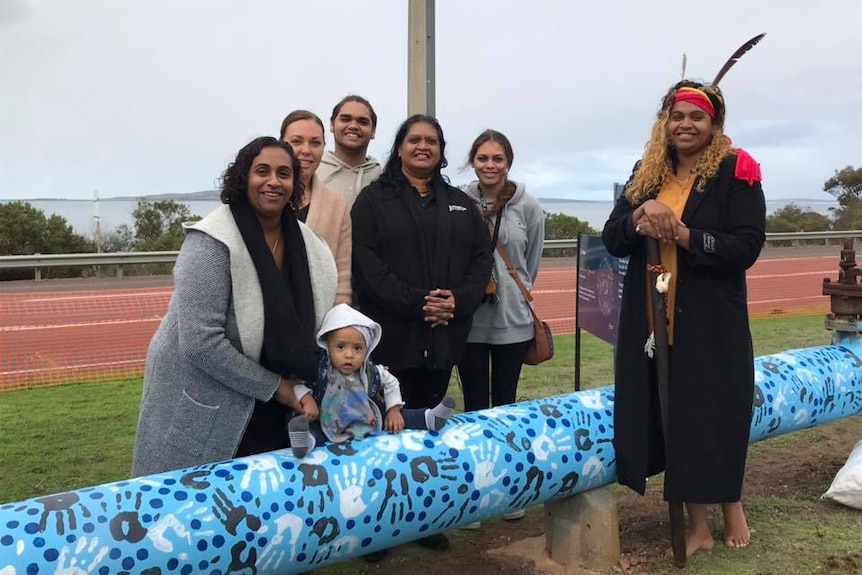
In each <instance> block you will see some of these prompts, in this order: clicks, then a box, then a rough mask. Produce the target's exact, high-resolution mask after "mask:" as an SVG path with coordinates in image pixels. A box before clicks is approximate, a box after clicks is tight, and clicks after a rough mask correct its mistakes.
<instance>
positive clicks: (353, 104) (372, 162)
mask: <svg viewBox="0 0 862 575" xmlns="http://www.w3.org/2000/svg"><path fill="white" fill-rule="evenodd" d="M329 130H330V131H331V132H332V135H333V137H334V139H335V151H333V152H330V151H329V150H327V151H326V152H325V153H324V154H323V159H322V160H321V162H320V166H319V167H318V168H317V177H318V178H320V180H321V181H322V182H323V185H324V186H326V187H328V188H330V189H331V190H334V191H336V192H338V193H339V194H341V195H342V196H343V197H344V199H345V201H346V202H347V207H348V208H350V207H351V206H352V205H353V200H355V199H356V196H357V195H359V192H361V191H362V188H364V187H365V186H367V185H368V184H370V183H371V182H373V181H374V180H376V179H377V176H379V175H380V172H381V169H382V168H381V166H380V162H378V161H377V160H376V159H374V158H372V157H371V156H369V155H368V144H369V143H370V142H371V140H373V139H374V133H375V131H376V130H377V114H376V113H375V112H374V108H372V107H371V103H370V102H369V101H368V100H366V99H365V98H363V97H362V96H357V95H355V94H351V95H349V96H345V97H344V98H342V99H341V101H339V102H338V103H337V104H336V105H335V107H334V108H333V109H332V116H331V117H330V118H329Z"/></svg>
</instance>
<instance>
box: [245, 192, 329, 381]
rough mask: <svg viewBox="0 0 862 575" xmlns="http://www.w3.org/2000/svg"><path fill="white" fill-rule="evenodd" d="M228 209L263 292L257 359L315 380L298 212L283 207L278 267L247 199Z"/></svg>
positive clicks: (308, 279)
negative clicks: (260, 337)
mask: <svg viewBox="0 0 862 575" xmlns="http://www.w3.org/2000/svg"><path fill="white" fill-rule="evenodd" d="M230 211H231V213H232V214H233V218H234V220H235V221H236V225H237V227H238V228H239V231H240V233H241V234H242V239H243V241H244V242H245V246H246V248H247V249H248V253H249V254H250V255H251V259H252V261H253V262H254V267H255V269H256V270H257V277H258V280H259V281H260V290H261V292H262V294H263V353H261V361H260V363H261V365H263V366H264V367H266V368H267V369H269V370H272V371H274V372H276V373H278V374H279V375H281V376H282V377H298V378H299V379H303V380H308V381H313V380H314V379H315V378H316V377H317V345H316V343H315V341H314V297H313V295H312V291H311V274H310V272H309V270H308V254H307V253H306V251H305V241H304V240H303V238H302V231H301V230H300V229H299V223H298V222H297V221H296V216H295V215H294V213H293V210H291V209H285V210H283V211H282V213H281V232H282V234H283V235H284V258H283V260H282V269H281V271H279V269H278V266H277V265H276V263H275V259H274V258H273V257H272V252H271V251H270V249H269V246H268V245H266V239H265V238H264V235H263V228H262V227H261V225H260V221H259V220H258V218H257V215H256V214H255V213H254V209H253V208H252V207H251V205H249V204H248V203H247V202H236V203H233V204H231V205H230Z"/></svg>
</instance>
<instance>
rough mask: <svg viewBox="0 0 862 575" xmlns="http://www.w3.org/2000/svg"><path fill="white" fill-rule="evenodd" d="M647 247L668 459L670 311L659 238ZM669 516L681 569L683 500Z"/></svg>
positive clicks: (650, 240)
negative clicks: (663, 288)
mask: <svg viewBox="0 0 862 575" xmlns="http://www.w3.org/2000/svg"><path fill="white" fill-rule="evenodd" d="M646 247H647V273H648V274H649V289H650V301H651V302H652V319H653V321H652V324H653V336H654V343H655V350H654V352H653V361H655V366H656V376H657V380H658V399H659V406H660V409H661V426H662V436H663V437H664V446H665V450H664V451H665V460H667V457H668V455H669V454H670V451H669V450H668V437H669V436H670V433H671V429H670V412H669V398H668V385H669V383H670V361H669V357H668V343H667V311H666V310H665V296H664V294H663V293H662V292H660V291H659V290H658V286H657V284H656V281H657V280H658V279H659V276H661V275H662V274H663V273H665V270H664V268H663V267H662V265H661V253H660V251H659V243H658V240H656V239H655V238H646ZM667 506H668V515H669V518H670V540H671V548H672V549H673V562H674V564H675V565H676V566H677V567H685V560H686V556H685V516H684V514H683V508H682V501H668V502H667Z"/></svg>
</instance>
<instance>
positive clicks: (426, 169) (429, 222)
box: [351, 114, 491, 546]
mask: <svg viewBox="0 0 862 575" xmlns="http://www.w3.org/2000/svg"><path fill="white" fill-rule="evenodd" d="M445 148H446V142H445V140H444V139H443V130H442V129H441V128H440V124H439V123H438V122H437V120H436V119H435V118H433V117H431V116H425V115H421V114H417V115H414V116H411V117H410V118H408V119H407V120H406V121H405V122H404V123H403V124H401V127H400V128H399V129H398V132H397V134H396V135H395V141H394V143H393V144H392V150H391V153H390V154H389V159H388V161H387V162H386V166H385V168H384V170H383V173H382V174H381V176H380V178H379V179H377V180H376V181H375V182H372V183H371V184H369V185H368V186H366V187H365V188H364V189H363V190H362V192H361V193H360V194H359V196H358V197H357V198H356V201H355V202H354V204H353V209H352V211H351V217H352V220H353V278H354V296H355V301H356V303H357V304H358V305H359V307H360V309H361V310H362V312H363V313H365V314H366V315H368V316H369V317H371V318H372V319H373V320H374V321H376V322H378V323H379V324H380V325H381V326H382V327H383V339H382V340H381V342H380V345H378V346H377V348H376V349H375V350H374V354H373V360H374V361H375V362H376V363H380V364H383V365H386V366H388V367H389V370H390V371H391V372H392V374H393V375H395V377H397V378H398V381H399V382H400V383H401V394H402V396H403V399H404V401H405V402H406V406H407V407H409V408H421V407H426V408H430V407H433V406H434V405H437V404H438V403H439V402H440V400H441V399H443V396H444V395H446V389H447V388H448V386H449V376H450V375H451V373H452V366H453V365H455V363H457V362H458V361H459V360H460V359H461V353H462V352H463V350H464V346H465V344H466V341H467V334H468V333H469V331H470V326H471V323H472V317H473V313H474V312H475V311H476V309H477V308H478V307H479V304H480V303H481V301H482V297H483V295H484V291H485V287H486V286H487V284H488V280H489V278H490V276H491V257H490V252H489V249H490V235H489V233H488V227H487V226H486V225H485V223H484V221H483V220H482V217H481V216H480V214H479V211H478V210H477V209H476V205H475V202H473V201H472V200H471V199H470V198H468V197H467V195H466V194H464V192H462V191H461V190H459V189H457V188H454V187H452V186H450V185H449V184H448V183H447V181H446V180H445V179H444V178H443V176H442V174H441V170H442V169H443V168H444V167H446V156H445V155H444V152H445ZM441 537H443V539H445V536H441ZM429 539H432V538H429ZM438 539H439V538H438ZM438 543H439V546H443V544H442V543H440V542H438ZM435 546H436V545H435Z"/></svg>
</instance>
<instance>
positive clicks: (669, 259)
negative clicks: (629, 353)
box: [647, 176, 693, 345]
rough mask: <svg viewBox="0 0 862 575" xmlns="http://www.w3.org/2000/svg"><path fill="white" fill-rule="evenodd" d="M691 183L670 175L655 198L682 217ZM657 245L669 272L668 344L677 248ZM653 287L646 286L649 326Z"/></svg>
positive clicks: (674, 286) (676, 268) (671, 334)
mask: <svg viewBox="0 0 862 575" xmlns="http://www.w3.org/2000/svg"><path fill="white" fill-rule="evenodd" d="M692 183H693V179H691V178H687V179H686V180H679V179H677V178H675V177H672V176H671V177H670V178H668V179H667V181H665V183H664V185H662V187H661V190H659V193H658V196H656V200H657V201H659V202H661V203H663V204H664V205H666V206H667V207H669V208H670V209H671V210H672V211H673V214H674V215H675V216H676V217H677V218H678V219H682V211H683V209H684V208H685V203H686V202H687V201H688V196H689V195H690V194H691V186H692ZM659 246H660V249H661V264H662V265H663V266H664V267H665V269H666V270H667V271H668V272H670V274H671V275H670V278H671V281H670V289H669V290H668V292H667V310H666V311H667V319H668V325H667V343H668V345H673V311H674V308H675V302H676V279H677V273H678V271H679V265H678V260H677V257H678V252H679V248H678V247H677V245H676V243H663V242H662V243H660V244H659ZM647 282H649V275H647ZM654 289H655V286H654V285H648V286H647V294H648V295H647V309H648V310H649V314H650V315H649V318H650V326H652V300H651V299H650V297H649V294H651V293H652V291H650V290H654Z"/></svg>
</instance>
